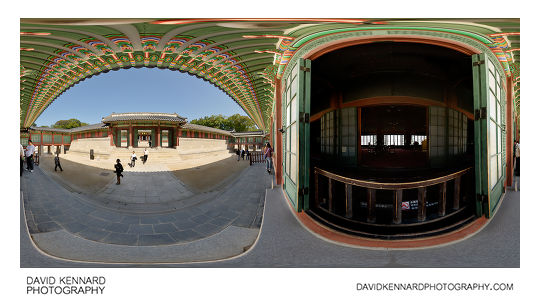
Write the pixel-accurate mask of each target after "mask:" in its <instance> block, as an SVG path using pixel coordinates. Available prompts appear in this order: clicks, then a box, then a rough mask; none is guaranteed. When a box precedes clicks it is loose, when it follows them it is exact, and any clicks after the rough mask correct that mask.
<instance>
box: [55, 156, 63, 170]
mask: <svg viewBox="0 0 540 301" xmlns="http://www.w3.org/2000/svg"><path fill="white" fill-rule="evenodd" d="M58 167H60V171H64V170H63V169H62V166H61V165H60V157H59V154H58V153H56V157H54V171H56V168H58Z"/></svg>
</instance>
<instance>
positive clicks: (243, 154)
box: [242, 149, 246, 160]
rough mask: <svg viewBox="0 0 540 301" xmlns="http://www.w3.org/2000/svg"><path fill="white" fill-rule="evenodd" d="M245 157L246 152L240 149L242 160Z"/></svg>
mask: <svg viewBox="0 0 540 301" xmlns="http://www.w3.org/2000/svg"><path fill="white" fill-rule="evenodd" d="M245 155H246V151H245V150H244V149H242V160H244V156H245Z"/></svg>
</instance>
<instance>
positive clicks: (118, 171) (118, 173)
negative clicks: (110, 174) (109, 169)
mask: <svg viewBox="0 0 540 301" xmlns="http://www.w3.org/2000/svg"><path fill="white" fill-rule="evenodd" d="M123 171H124V167H123V166H122V163H120V159H116V164H115V165H114V173H116V185H120V177H123V176H124V175H122V172H123Z"/></svg>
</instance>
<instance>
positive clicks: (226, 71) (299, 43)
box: [20, 19, 519, 130]
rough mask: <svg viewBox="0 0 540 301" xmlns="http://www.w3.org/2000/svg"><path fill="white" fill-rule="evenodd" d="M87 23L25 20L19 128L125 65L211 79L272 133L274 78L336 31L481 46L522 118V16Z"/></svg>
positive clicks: (119, 20) (210, 80)
mask: <svg viewBox="0 0 540 301" xmlns="http://www.w3.org/2000/svg"><path fill="white" fill-rule="evenodd" d="M84 21H85V20H81V19H50V20H48V19H21V27H20V28H21V39H20V51H21V56H20V63H21V67H20V81H21V93H20V108H21V111H20V112H21V115H20V126H21V128H27V127H29V126H31V125H32V123H33V122H34V121H35V120H36V119H37V118H38V117H39V115H40V114H41V113H42V112H43V111H44V110H45V109H46V108H47V107H48V106H49V105H50V104H51V103H52V102H53V101H54V100H55V99H56V98H57V97H58V96H59V95H60V94H62V93H63V92H64V91H66V90H67V89H69V88H70V87H72V86H73V85H75V84H77V83H78V82H80V81H82V80H84V79H85V78H88V77H91V76H94V75H98V74H100V73H102V72H108V71H110V70H118V69H120V68H131V67H137V68H139V67H150V68H151V67H157V68H163V69H165V68H166V69H171V70H176V71H180V72H186V73H189V74H192V75H195V76H197V77H199V78H201V79H204V80H205V81H208V82H209V83H211V84H213V85H215V86H216V87H218V88H220V89H221V90H222V91H224V92H225V93H227V94H228V95H229V96H230V97H231V98H232V99H233V100H234V101H235V102H237V103H238V104H239V105H240V107H241V108H242V109H243V110H244V111H245V112H246V113H247V114H248V115H249V116H250V117H251V118H252V119H253V120H254V121H255V123H256V124H257V125H258V126H259V127H260V128H261V129H266V130H269V127H270V120H271V118H270V117H271V116H272V114H273V109H274V100H275V99H274V97H275V94H276V93H275V87H276V83H275V81H276V80H279V79H281V78H282V76H283V73H284V72H285V71H286V69H287V66H288V64H289V62H290V61H291V59H292V58H293V57H294V56H295V54H296V53H297V52H298V51H299V50H300V49H302V47H305V45H308V44H310V43H314V42H317V41H322V40H321V38H326V39H328V37H330V36H332V35H334V34H343V33H347V32H358V31H359V30H366V31H369V30H375V29H386V30H401V31H403V30H411V31H416V32H419V31H425V32H429V31H431V32H446V33H448V34H453V35H457V36H459V35H461V36H467V37H469V38H471V39H475V40H476V41H478V43H482V44H483V45H485V46H486V47H488V48H489V49H491V51H492V52H493V54H494V55H495V56H496V57H497V58H498V60H499V62H500V63H501V64H500V65H501V66H500V67H501V68H502V70H504V72H505V74H506V75H507V76H508V77H512V80H513V83H514V91H515V98H514V106H515V109H516V110H515V112H516V113H517V114H519V19H479V20H478V22H471V20H470V19H467V20H466V21H465V20H464V21H460V20H459V19H453V21H452V22H449V21H448V20H441V21H440V22H438V21H437V20H434V19H430V20H429V22H426V21H425V20H406V21H404V20H399V19H396V20H393V19H384V20H380V19H379V20H377V21H374V20H373V21H370V20H369V19H246V20H242V19H175V20H150V21H149V20H148V19H145V20H140V22H137V21H134V20H132V19H130V20H126V21H123V20H122V19H118V20H116V21H115V22H109V23H105V22H104V23H103V24H100V21H99V19H97V20H86V21H92V22H84ZM87 24H93V25H87ZM96 24H97V25H96Z"/></svg>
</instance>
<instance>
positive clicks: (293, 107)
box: [290, 97, 298, 123]
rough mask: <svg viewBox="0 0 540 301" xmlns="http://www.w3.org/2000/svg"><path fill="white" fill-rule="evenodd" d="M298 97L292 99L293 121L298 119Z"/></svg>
mask: <svg viewBox="0 0 540 301" xmlns="http://www.w3.org/2000/svg"><path fill="white" fill-rule="evenodd" d="M297 99H298V97H294V98H293V99H292V100H291V119H290V121H291V123H293V122H295V121H296V118H297V116H298V104H297Z"/></svg>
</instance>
